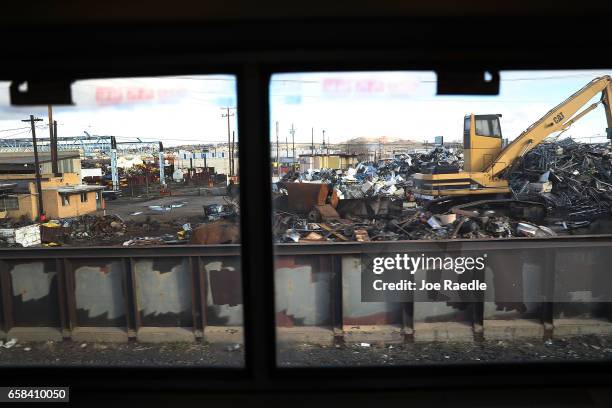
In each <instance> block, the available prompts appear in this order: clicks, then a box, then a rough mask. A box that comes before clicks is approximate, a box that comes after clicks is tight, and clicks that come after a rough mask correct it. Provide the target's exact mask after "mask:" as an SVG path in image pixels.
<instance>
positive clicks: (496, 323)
mask: <svg viewBox="0 0 612 408" xmlns="http://www.w3.org/2000/svg"><path fill="white" fill-rule="evenodd" d="M611 247H612V240H611V239H610V236H598V237H564V238H549V239H542V240H540V239H505V240H484V241H461V240H454V241H427V242H426V241H407V242H406V241H405V242H391V243H384V244H383V243H379V242H370V243H353V242H351V243H334V244H280V245H277V246H276V247H275V251H276V260H275V291H276V299H275V304H276V316H275V318H276V323H277V327H278V338H279V340H283V341H300V342H317V343H332V342H334V341H336V342H338V341H349V342H351V341H385V342H403V341H429V340H472V339H480V338H483V337H485V338H513V337H523V336H527V337H540V338H543V337H548V336H553V335H555V336H557V335H561V336H565V335H572V334H584V333H594V334H597V333H610V332H612V324H611V323H609V318H610V317H611V316H612V313H611V311H610V307H609V305H610V304H611V303H608V302H606V301H601V302H599V301H594V300H593V299H595V300H596V297H593V296H591V295H589V291H591V292H592V291H593V289H594V288H596V286H597V284H596V283H597V282H599V281H598V279H599V278H598V276H603V275H607V274H608V272H609V265H610V264H611V263H610V261H611V260H612V251H610V250H611ZM367 251H369V252H372V251H380V252H393V251H396V252H406V251H410V252H415V253H418V252H435V253H451V252H457V251H460V252H466V253H467V252H469V251H486V252H488V253H500V254H502V253H503V254H506V253H507V254H508V256H507V257H505V258H503V259H504V262H503V265H501V266H500V268H501V269H500V268H498V269H497V271H498V273H501V274H502V275H500V276H502V278H504V276H505V278H504V279H506V278H507V280H506V281H503V280H502V282H503V285H502V286H498V287H501V288H504V287H507V288H508V290H509V291H514V292H513V293H512V296H511V297H512V299H511V300H508V299H510V297H509V295H507V294H504V293H502V292H503V291H504V290H505V289H502V290H499V293H496V294H495V296H496V297H495V298H494V299H484V298H483V299H479V300H478V301H473V302H463V303H459V304H457V303H453V302H451V301H449V300H448V299H445V298H444V297H443V296H442V297H439V298H437V299H436V298H432V299H430V300H429V301H426V302H425V301H418V300H415V299H411V300H410V301H406V302H363V301H362V299H361V278H360V277H361V266H360V263H361V256H362V254H363V253H364V252H367ZM509 251H510V252H509ZM0 259H1V261H0V288H1V295H2V302H1V304H0V307H1V311H0V318H1V319H2V321H1V322H0V323H1V325H2V326H1V327H2V330H3V335H4V336H6V337H17V338H20V339H23V340H48V339H51V340H61V339H73V340H77V341H80V340H100V341H127V340H128V339H129V338H136V339H138V340H140V341H195V340H197V339H204V340H205V341H210V342H241V341H242V329H241V326H242V302H241V298H242V292H241V289H242V286H241V285H242V284H241V268H240V246H239V245H223V246H161V247H136V248H134V247H130V248H123V247H105V248H68V247H63V248H45V249H26V248H23V249H22V248H17V249H5V250H2V252H1V256H0ZM504 271H505V272H508V271H510V272H513V273H514V275H504V273H505V272H504ZM517 271H518V272H517ZM509 276H521V277H522V278H521V279H520V282H519V281H517V280H512V279H511V278H509ZM482 278H483V279H485V280H486V279H489V280H490V279H491V277H490V276H483V277H482ZM495 279H499V276H498V277H496V278H495ZM517 287H518V289H517ZM533 291H539V292H541V293H549V294H552V293H554V294H555V299H561V300H563V299H567V301H555V302H552V301H550V299H552V297H546V298H542V299H543V301H534V296H533V295H530V294H529V292H533ZM577 294H578V295H579V296H578V297H576V296H577ZM517 296H518V298H517ZM521 296H524V299H523V300H522V301H521ZM271 318H272V316H271Z"/></svg>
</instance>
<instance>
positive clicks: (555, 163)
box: [510, 139, 612, 220]
mask: <svg viewBox="0 0 612 408" xmlns="http://www.w3.org/2000/svg"><path fill="white" fill-rule="evenodd" d="M510 185H511V188H512V190H513V192H514V194H515V195H516V197H518V198H521V199H529V198H533V197H536V196H537V197H541V198H542V199H543V200H544V201H545V202H546V204H547V206H548V207H549V208H550V209H551V210H552V211H553V212H554V213H555V214H557V215H559V216H562V217H567V218H569V219H582V220H588V219H591V218H593V217H596V216H599V215H602V214H609V213H610V206H611V204H612V151H611V149H610V144H609V143H599V144H586V143H578V142H576V141H574V140H572V139H563V140H560V141H554V142H549V143H543V144H541V145H539V146H537V147H536V148H534V149H533V150H531V151H530V152H529V153H528V154H526V155H525V157H524V158H523V160H522V162H521V163H520V164H519V166H517V168H516V170H515V171H514V172H513V173H512V175H511V177H510Z"/></svg>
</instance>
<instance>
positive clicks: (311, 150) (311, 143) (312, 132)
mask: <svg viewBox="0 0 612 408" xmlns="http://www.w3.org/2000/svg"><path fill="white" fill-rule="evenodd" d="M310 145H311V146H310V153H311V154H312V155H313V156H314V128H311V130H310Z"/></svg>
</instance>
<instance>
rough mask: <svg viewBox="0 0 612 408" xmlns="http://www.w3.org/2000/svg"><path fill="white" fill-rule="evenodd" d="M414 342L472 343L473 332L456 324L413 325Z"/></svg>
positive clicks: (467, 325)
mask: <svg viewBox="0 0 612 408" xmlns="http://www.w3.org/2000/svg"><path fill="white" fill-rule="evenodd" d="M414 341H417V342H422V341H474V331H473V330H472V326H471V325H469V324H464V323H457V322H435V323H415V324H414Z"/></svg>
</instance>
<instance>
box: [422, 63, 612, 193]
mask: <svg viewBox="0 0 612 408" xmlns="http://www.w3.org/2000/svg"><path fill="white" fill-rule="evenodd" d="M598 93H601V94H602V95H601V99H600V100H599V101H598V102H596V103H594V104H591V105H590V106H587V107H586V108H584V107H585V105H587V104H588V103H589V101H590V100H591V99H592V98H593V97H595V96H596V95H597V94H598ZM599 104H603V106H604V109H605V112H606V120H607V123H608V127H607V129H606V133H607V135H608V139H612V78H611V77H610V76H607V75H606V76H602V77H599V78H595V79H593V80H592V81H591V82H589V83H588V84H586V85H585V86H584V87H582V88H581V89H580V90H578V91H577V92H576V93H574V94H573V95H572V96H570V97H569V98H567V99H566V100H564V101H563V102H561V103H560V104H559V105H557V106H555V107H554V108H553V109H551V110H550V111H548V112H547V113H546V114H545V115H544V116H543V117H542V118H541V119H539V120H538V121H536V122H535V123H533V124H532V125H531V126H529V127H528V128H527V129H526V130H525V131H524V132H523V133H521V134H520V135H519V136H518V137H517V138H516V139H514V140H513V141H512V142H511V143H510V144H508V146H506V147H505V148H502V142H501V127H500V124H499V117H500V116H501V115H497V114H495V115H474V114H471V115H467V116H466V117H465V123H464V125H465V126H464V152H465V160H464V166H463V171H454V172H444V171H437V170H436V169H428V170H430V171H431V173H425V172H421V173H416V174H414V175H413V176H412V178H413V182H414V186H415V193H416V195H417V197H421V198H425V199H430V198H435V197H444V196H468V197H471V196H475V195H478V196H482V195H485V194H492V195H497V194H508V193H509V192H510V189H509V187H508V174H509V173H510V171H511V169H512V166H513V164H514V163H516V161H517V159H519V158H521V157H523V156H524V155H525V154H526V153H527V152H529V150H531V149H533V148H534V147H536V146H537V145H538V144H540V143H541V142H542V141H543V140H544V139H545V138H546V137H547V136H549V135H551V134H553V133H555V132H563V131H565V130H567V129H568V128H569V127H570V126H571V125H572V124H573V123H575V122H576V121H578V120H580V119H581V118H582V117H584V116H585V115H586V114H587V113H589V112H590V111H592V110H594V109H595V108H596V107H597V106H599ZM582 108H584V109H582ZM581 109H582V110H581Z"/></svg>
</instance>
